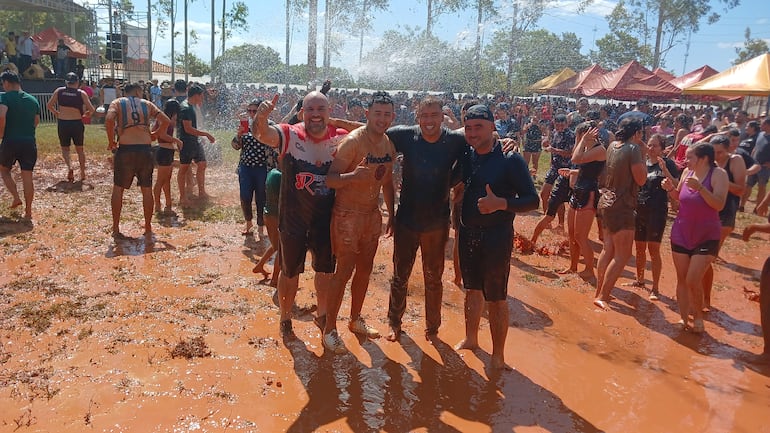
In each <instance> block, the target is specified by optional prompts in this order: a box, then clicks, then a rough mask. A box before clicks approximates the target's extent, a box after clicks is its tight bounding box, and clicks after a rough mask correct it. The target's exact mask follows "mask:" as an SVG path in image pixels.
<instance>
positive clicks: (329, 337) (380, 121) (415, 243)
mask: <svg viewBox="0 0 770 433" xmlns="http://www.w3.org/2000/svg"><path fill="white" fill-rule="evenodd" d="M276 102H277V96H276V97H275V98H274V99H273V100H272V101H264V102H262V103H261V104H260V105H259V107H258V111H257V114H256V119H255V122H254V125H253V126H252V130H253V132H254V133H255V135H256V137H257V139H258V140H259V141H260V142H261V143H264V144H266V145H269V146H272V147H275V148H277V149H278V151H279V154H280V155H281V163H280V165H281V171H282V177H281V191H280V201H279V232H280V251H281V257H280V258H279V260H280V261H281V276H280V278H279V280H278V296H279V306H280V331H281V334H282V336H283V337H284V338H286V339H294V338H296V337H295V335H294V332H293V329H292V321H291V319H292V307H293V305H294V299H295V295H296V293H297V288H298V276H299V274H300V273H302V272H303V271H304V263H305V255H306V253H307V251H308V250H309V251H310V252H311V254H312V266H313V269H314V270H315V272H316V273H315V281H314V283H315V289H316V292H317V301H318V312H317V316H316V318H315V320H314V322H315V323H316V325H317V326H318V327H319V328H321V330H322V332H323V336H322V343H323V346H324V347H325V349H326V350H328V351H330V352H334V353H343V352H345V351H346V350H347V349H346V348H345V345H344V343H343V342H342V340H341V338H340V336H339V334H338V331H337V315H338V312H339V309H340V304H341V301H342V297H343V293H344V288H345V285H346V284H347V282H348V280H349V279H350V278H351V276H352V277H353V280H352V283H351V314H350V323H349V329H350V330H351V331H352V332H354V333H357V334H362V335H365V336H367V337H370V338H376V337H378V336H379V332H378V331H377V330H376V329H374V328H372V327H370V326H368V325H367V324H366V322H365V321H364V320H363V318H362V317H361V310H362V306H363V302H364V298H365V295H366V290H367V287H368V283H369V277H370V274H371V271H372V266H373V262H374V257H375V253H376V251H377V246H378V242H379V238H380V236H381V234H382V232H383V228H382V215H381V212H380V206H379V203H380V202H379V197H380V192H382V194H383V196H384V201H385V204H386V207H387V222H386V224H385V229H384V232H385V234H386V236H390V235H392V236H393V237H394V252H393V262H394V275H393V280H392V284H391V292H390V301H389V308H388V321H389V327H390V332H389V333H388V335H387V339H388V340H390V341H396V340H398V339H399V336H400V334H401V332H402V328H401V327H402V317H403V314H404V311H405V310H406V295H407V282H408V280H409V276H410V274H411V271H412V267H413V265H414V261H415V257H416V253H417V250H418V248H419V249H420V250H421V252H422V261H423V274H424V277H425V316H426V317H425V321H426V329H425V335H426V337H427V338H433V337H434V336H436V334H437V333H438V329H439V326H440V325H441V302H442V301H441V300H442V274H443V270H444V248H445V245H446V242H447V238H448V230H449V195H450V189H451V188H453V187H456V186H458V185H459V186H460V187H461V188H464V190H465V193H464V197H465V198H464V203H463V209H462V217H461V219H460V220H461V224H460V230H459V243H460V251H461V253H462V254H461V266H462V273H463V280H464V285H465V288H466V289H468V290H467V291H466V299H465V317H466V338H465V340H464V341H463V342H461V343H460V344H458V348H467V349H471V348H475V347H477V345H478V344H477V333H478V326H479V321H480V318H481V313H482V310H483V307H484V301H486V302H487V305H488V306H489V312H490V313H489V314H490V324H491V326H490V328H491V333H492V342H493V353H492V361H491V363H492V367H493V368H502V367H503V366H504V365H505V364H504V356H503V354H504V345H505V338H506V335H507V329H508V307H507V302H506V299H507V282H508V281H507V280H508V273H509V269H510V266H509V260H510V256H511V251H512V248H513V219H514V216H515V212H522V211H529V210H533V209H535V208H537V206H538V196H537V193H536V191H535V187H534V184H533V182H532V178H531V177H530V175H529V172H528V170H527V168H526V164H525V163H524V160H523V159H522V158H521V157H520V156H519V155H518V154H515V153H509V154H504V153H503V151H502V148H501V146H499V145H498V144H497V141H496V140H495V136H494V133H495V125H494V120H495V119H494V116H493V115H492V113H491V111H490V110H489V108H487V107H486V106H484V105H475V106H473V107H470V108H469V109H468V110H467V111H466V113H465V117H464V121H465V131H464V133H463V132H460V131H451V130H448V129H446V128H443V127H442V122H443V120H444V115H443V112H442V102H441V101H440V100H439V99H435V98H433V97H427V98H425V99H423V100H422V101H421V102H420V104H419V107H418V111H417V122H418V124H417V125H414V126H395V127H390V125H391V123H392V121H393V118H394V115H395V112H394V104H393V100H392V99H391V97H390V95H388V94H387V93H385V92H376V93H375V94H374V95H373V97H372V100H371V102H370V103H369V104H368V109H367V110H366V124H361V123H357V122H351V121H345V120H342V119H332V118H330V109H329V101H328V99H327V98H326V96H325V95H324V94H322V93H320V92H311V93H309V94H308V95H307V96H305V98H304V100H303V104H302V109H301V110H300V112H299V113H298V115H299V117H300V119H301V120H302V123H297V124H294V125H289V124H278V125H270V124H269V123H268V117H269V115H270V113H271V112H272V111H273V109H274V108H275V104H276ZM468 145H470V147H469V146H468ZM396 153H401V154H402V155H403V163H402V169H403V179H402V186H401V192H400V197H399V199H400V201H399V206H398V210H397V211H395V207H396V206H395V191H394V184H393V179H392V173H393V162H394V161H395V158H396Z"/></svg>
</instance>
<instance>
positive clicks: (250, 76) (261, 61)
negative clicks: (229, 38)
mask: <svg viewBox="0 0 770 433" xmlns="http://www.w3.org/2000/svg"><path fill="white" fill-rule="evenodd" d="M212 72H213V74H214V75H216V76H218V77H221V78H222V80H223V81H224V82H227V83H264V82H271V83H280V82H282V81H281V80H282V78H283V76H284V75H285V70H284V68H283V62H282V61H281V55H280V54H278V52H277V51H275V50H274V49H272V48H270V47H265V46H263V45H252V44H244V45H238V46H235V47H232V48H228V49H227V50H225V52H224V54H222V55H220V56H219V57H217V58H216V59H214V65H212ZM294 82H301V81H294Z"/></svg>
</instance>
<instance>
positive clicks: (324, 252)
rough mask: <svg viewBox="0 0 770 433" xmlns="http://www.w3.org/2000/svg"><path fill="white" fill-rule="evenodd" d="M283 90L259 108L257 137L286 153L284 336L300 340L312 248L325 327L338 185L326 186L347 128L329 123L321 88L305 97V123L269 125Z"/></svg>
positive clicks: (283, 182) (283, 186)
mask: <svg viewBox="0 0 770 433" xmlns="http://www.w3.org/2000/svg"><path fill="white" fill-rule="evenodd" d="M279 96H280V95H275V97H273V99H272V100H271V101H270V100H267V101H264V102H262V103H261V104H260V105H259V107H258V108H257V117H256V119H255V122H254V124H255V125H256V129H257V130H256V133H257V140H258V141H260V142H261V143H264V144H267V145H268V146H271V147H274V148H276V149H277V150H278V152H279V153H280V155H281V172H282V173H283V175H282V177H281V194H280V201H279V204H278V206H279V211H278V214H279V221H278V230H279V232H280V238H281V265H282V268H281V276H280V278H279V280H278V300H279V307H280V310H281V324H280V330H281V336H282V337H284V338H285V339H294V338H295V336H294V332H293V330H292V324H291V311H292V307H293V305H294V298H295V297H296V294H297V287H298V283H299V274H301V273H302V272H303V271H304V265H305V255H306V254H307V251H308V250H310V252H311V253H312V255H313V269H314V270H315V272H316V274H315V289H316V294H317V299H318V301H317V302H318V316H317V317H316V320H315V322H316V324H317V325H318V326H319V327H320V328H321V329H323V328H324V325H325V319H326V310H327V289H328V287H329V282H330V279H331V274H332V273H333V272H334V268H335V261H334V257H333V255H332V249H331V239H330V234H329V225H330V223H331V215H332V205H333V204H334V190H332V189H330V188H329V187H328V186H327V185H326V174H327V172H328V171H329V167H330V166H331V163H332V160H333V159H334V155H335V154H336V152H337V145H338V144H339V142H340V141H341V140H342V138H343V137H344V136H345V135H346V134H347V131H345V130H342V129H337V128H335V127H333V126H331V125H329V101H328V100H327V99H326V96H325V95H324V94H323V93H321V92H315V91H314V92H310V93H308V94H307V96H305V98H304V99H303V101H302V109H301V110H300V111H299V113H297V114H298V117H299V118H300V119H302V120H303V122H302V123H297V124H294V125H289V124H285V123H281V124H278V125H268V122H267V120H268V117H269V116H270V113H271V112H272V111H273V109H274V108H275V105H276V104H277V103H278V98H279Z"/></svg>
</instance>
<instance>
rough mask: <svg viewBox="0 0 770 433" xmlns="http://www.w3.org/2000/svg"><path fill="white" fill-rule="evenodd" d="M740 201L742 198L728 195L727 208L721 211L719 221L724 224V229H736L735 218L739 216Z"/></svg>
mask: <svg viewBox="0 0 770 433" xmlns="http://www.w3.org/2000/svg"><path fill="white" fill-rule="evenodd" d="M736 199H737V200H736ZM740 201H741V199H740V197H736V196H734V195H732V194H730V193H727V200H725V207H723V208H722V210H720V211H719V221H720V222H721V223H722V227H735V216H736V215H737V214H738V206H740Z"/></svg>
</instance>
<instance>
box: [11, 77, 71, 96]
mask: <svg viewBox="0 0 770 433" xmlns="http://www.w3.org/2000/svg"><path fill="white" fill-rule="evenodd" d="M59 87H64V80H62V79H59V78H52V79H46V80H30V79H22V81H21V88H22V89H23V90H24V91H25V92H27V93H36V94H40V93H49V94H51V93H53V91H54V90H56V89H57V88H59Z"/></svg>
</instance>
